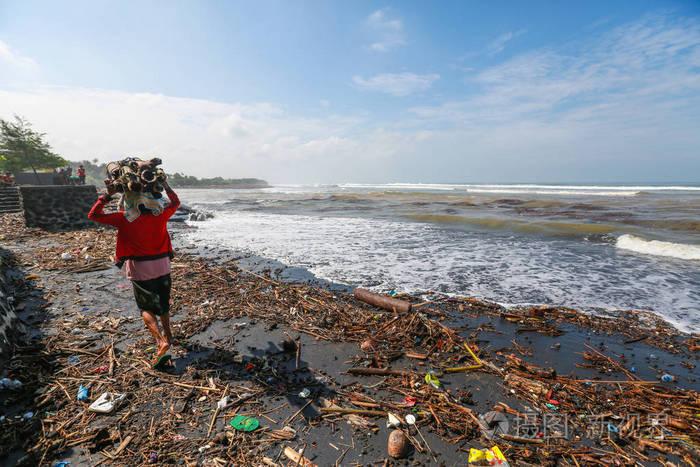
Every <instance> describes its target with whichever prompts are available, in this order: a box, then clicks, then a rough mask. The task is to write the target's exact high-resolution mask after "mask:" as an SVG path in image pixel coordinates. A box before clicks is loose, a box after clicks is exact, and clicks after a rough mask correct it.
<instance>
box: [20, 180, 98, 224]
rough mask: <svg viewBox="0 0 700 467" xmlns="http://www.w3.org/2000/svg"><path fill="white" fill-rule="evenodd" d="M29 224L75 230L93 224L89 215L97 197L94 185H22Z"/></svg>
mask: <svg viewBox="0 0 700 467" xmlns="http://www.w3.org/2000/svg"><path fill="white" fill-rule="evenodd" d="M19 190H20V193H21V195H22V208H23V210H24V221H25V223H26V224H27V227H39V228H42V229H46V230H74V229H83V228H86V227H91V226H94V224H93V223H92V222H91V221H89V220H88V218H87V214H88V212H90V208H91V207H92V205H93V204H94V203H95V200H96V199H97V191H96V189H95V187H94V185H83V186H60V185H54V186H21V187H19Z"/></svg>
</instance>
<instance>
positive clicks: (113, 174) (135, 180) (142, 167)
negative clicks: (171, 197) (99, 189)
mask: <svg viewBox="0 0 700 467" xmlns="http://www.w3.org/2000/svg"><path fill="white" fill-rule="evenodd" d="M162 163H163V161H161V160H160V159H159V158H157V157H154V158H153V159H151V160H148V161H144V160H141V159H139V158H137V157H127V158H125V159H122V160H120V161H115V162H110V163H109V164H107V179H106V180H105V184H107V185H113V186H114V187H115V189H116V191H117V192H119V193H124V192H127V191H134V192H148V193H152V194H153V196H154V197H155V198H159V197H161V196H162V192H163V182H165V178H166V176H165V172H163V169H161V168H159V167H158V166H159V165H160V164H162Z"/></svg>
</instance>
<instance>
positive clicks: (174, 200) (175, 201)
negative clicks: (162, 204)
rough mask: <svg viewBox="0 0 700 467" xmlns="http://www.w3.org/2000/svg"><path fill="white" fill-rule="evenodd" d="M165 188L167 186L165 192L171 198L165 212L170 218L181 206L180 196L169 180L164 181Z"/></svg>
mask: <svg viewBox="0 0 700 467" xmlns="http://www.w3.org/2000/svg"><path fill="white" fill-rule="evenodd" d="M163 188H165V193H166V194H167V195H168V199H169V200H170V204H169V205H168V207H167V208H165V210H164V211H163V212H164V214H165V215H166V216H167V217H168V218H170V217H171V216H172V215H173V214H175V211H177V208H179V207H180V198H178V196H177V193H175V191H173V189H172V188H171V187H170V184H169V183H168V182H167V181H165V182H163Z"/></svg>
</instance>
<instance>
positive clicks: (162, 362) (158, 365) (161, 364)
mask: <svg viewBox="0 0 700 467" xmlns="http://www.w3.org/2000/svg"><path fill="white" fill-rule="evenodd" d="M171 358H172V357H170V355H169V354H165V355H161V356H160V357H159V358H158V361H157V362H155V363H154V364H153V365H152V366H151V368H153V369H154V370H163V369H165V367H166V365H167V364H168V362H170V359H171Z"/></svg>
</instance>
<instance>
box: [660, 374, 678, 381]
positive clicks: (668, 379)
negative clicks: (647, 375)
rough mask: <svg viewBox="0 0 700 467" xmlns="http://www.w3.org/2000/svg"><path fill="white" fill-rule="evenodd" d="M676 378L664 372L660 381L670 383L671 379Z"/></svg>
mask: <svg viewBox="0 0 700 467" xmlns="http://www.w3.org/2000/svg"><path fill="white" fill-rule="evenodd" d="M674 379H676V378H674V377H673V375H669V374H668V373H665V374H663V375H662V376H661V381H663V382H664V383H672V382H673V380H674Z"/></svg>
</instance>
